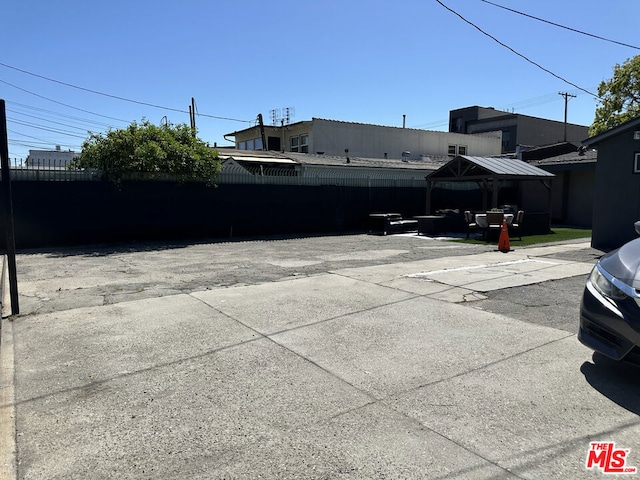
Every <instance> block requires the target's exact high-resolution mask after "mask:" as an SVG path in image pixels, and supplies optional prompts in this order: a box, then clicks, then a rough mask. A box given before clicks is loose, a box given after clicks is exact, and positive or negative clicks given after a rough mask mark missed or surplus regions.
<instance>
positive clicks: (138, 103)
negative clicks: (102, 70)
mask: <svg viewBox="0 0 640 480" xmlns="http://www.w3.org/2000/svg"><path fill="white" fill-rule="evenodd" d="M0 66H3V67H5V68H9V69H11V70H15V71H17V72H21V73H24V74H26V75H31V76H33V77H36V78H40V79H42V80H47V81H49V82H53V83H57V84H59V85H64V86H65V87H70V88H75V89H77V90H82V91H84V92H89V93H93V94H95V95H102V96H103V97H108V98H113V99H116V100H121V101H123V102H129V103H135V104H137V105H144V106H146V107H152V108H159V109H161V110H168V111H171V112H179V113H189V112H188V110H182V109H179V108H173V107H166V106H163V105H156V104H153V103H148V102H142V101H139V100H133V99H130V98H125V97H121V96H118V95H112V94H110V93H104V92H100V91H98V90H92V89H90V88H85V87H81V86H79V85H74V84H72V83H67V82H62V81H60V80H56V79H54V78H50V77H46V76H44V75H39V74H37V73H33V72H29V71H27V70H23V69H21V68H17V67H13V66H11V65H7V64H6V63H2V62H0ZM198 116H200V117H206V118H213V119H216V120H227V121H230V122H241V123H251V122H252V121H253V120H240V119H237V118H230V117H221V116H217V115H209V114H206V113H198Z"/></svg>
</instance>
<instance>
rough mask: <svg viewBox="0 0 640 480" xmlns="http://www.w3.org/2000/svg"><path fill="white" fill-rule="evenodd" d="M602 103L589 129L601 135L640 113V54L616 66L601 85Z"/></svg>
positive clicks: (599, 88) (599, 90)
mask: <svg viewBox="0 0 640 480" xmlns="http://www.w3.org/2000/svg"><path fill="white" fill-rule="evenodd" d="M598 96H599V97H600V102H599V106H598V107H597V108H596V116H595V119H594V121H593V124H592V125H591V128H589V134H590V135H592V136H593V135H597V134H599V133H602V132H604V131H606V130H609V129H610V128H612V127H615V126H617V125H620V124H621V123H624V122H626V121H627V120H631V119H632V118H635V117H637V116H640V55H636V56H635V57H633V58H629V59H627V60H626V61H625V62H624V63H622V65H620V64H616V65H615V67H613V77H611V79H609V80H607V81H603V82H601V83H600V85H599V86H598Z"/></svg>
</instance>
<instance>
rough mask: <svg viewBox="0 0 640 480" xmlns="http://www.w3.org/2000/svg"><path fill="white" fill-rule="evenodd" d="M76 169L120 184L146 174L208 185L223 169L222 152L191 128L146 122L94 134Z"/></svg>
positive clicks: (84, 148)
mask: <svg viewBox="0 0 640 480" xmlns="http://www.w3.org/2000/svg"><path fill="white" fill-rule="evenodd" d="M72 168H95V169H98V170H100V171H102V172H103V174H104V177H105V178H106V179H109V180H113V181H116V182H119V181H120V180H121V179H122V178H123V176H125V175H127V174H132V173H139V172H143V173H147V174H151V175H152V176H153V175H154V174H158V173H167V174H171V175H175V176H176V177H177V178H179V179H180V180H181V181H189V180H200V181H202V180H204V181H205V182H207V184H211V183H212V182H213V179H214V177H215V176H216V175H217V174H218V173H220V171H221V169H222V167H221V165H220V160H219V159H218V152H217V151H215V150H213V149H212V148H210V147H209V146H207V145H206V144H205V143H204V142H203V141H202V140H199V139H198V138H196V137H195V136H194V135H193V130H192V129H191V128H190V127H188V126H187V125H185V124H180V125H175V126H169V125H162V126H155V125H152V124H151V123H149V122H148V121H146V120H145V121H143V122H142V123H141V124H138V123H136V122H133V123H132V124H131V125H129V126H128V127H127V128H124V129H118V130H109V131H108V132H107V133H106V134H102V133H92V134H90V135H89V138H87V140H85V141H84V143H83V144H82V153H81V154H80V156H79V157H78V158H76V159H75V161H74V163H73V165H72Z"/></svg>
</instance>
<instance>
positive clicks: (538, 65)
mask: <svg viewBox="0 0 640 480" xmlns="http://www.w3.org/2000/svg"><path fill="white" fill-rule="evenodd" d="M436 2H438V3H439V4H440V5H441V6H442V7H444V8H445V9H447V10H449V11H450V12H451V13H453V14H454V15H456V16H457V17H459V18H460V19H461V20H462V21H464V22H465V23H468V24H469V25H471V26H472V27H473V28H475V29H476V30H478V31H479V32H480V33H482V34H483V35H486V36H487V37H489V38H490V39H491V40H493V41H494V42H496V43H498V44H499V45H502V46H503V47H504V48H506V49H507V50H509V51H510V52H512V53H515V54H516V55H518V56H519V57H520V58H522V59H524V60H526V61H527V62H529V63H530V64H532V65H535V66H536V67H538V68H539V69H540V70H542V71H544V72H546V73H548V74H549V75H552V76H554V77H555V78H557V79H558V80H562V81H563V82H564V83H566V84H568V85H571V86H572V87H574V88H577V89H578V90H580V91H582V92H585V93H588V94H589V95H591V96H592V97H595V98H600V97H599V96H598V95H596V94H595V93H593V92H590V91H589V90H587V89H585V88H582V87H580V86H579V85H576V84H575V83H573V82H570V81H569V80H567V79H566V78H563V77H561V76H560V75H558V74H556V73H554V72H552V71H551V70H549V69H548V68H545V67H543V66H542V65H540V64H539V63H536V62H534V61H533V60H531V59H530V58H528V57H526V56H525V55H523V54H522V53H520V52H517V51H516V50H514V49H513V48H511V47H510V46H509V45H507V44H506V43H503V42H501V41H500V40H498V39H497V38H496V37H494V36H493V35H491V34H489V33H487V32H485V31H484V30H482V29H481V28H480V27H478V26H477V25H476V24H474V23H473V22H471V21H469V20H467V19H466V18H464V17H463V16H462V15H460V14H459V13H458V12H456V11H455V10H453V9H451V8H449V7H447V6H446V5H445V4H444V3H442V2H441V1H440V0H436ZM0 65H1V64H0Z"/></svg>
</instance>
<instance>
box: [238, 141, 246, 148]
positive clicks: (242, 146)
mask: <svg viewBox="0 0 640 480" xmlns="http://www.w3.org/2000/svg"><path fill="white" fill-rule="evenodd" d="M246 149H247V142H238V150H246Z"/></svg>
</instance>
